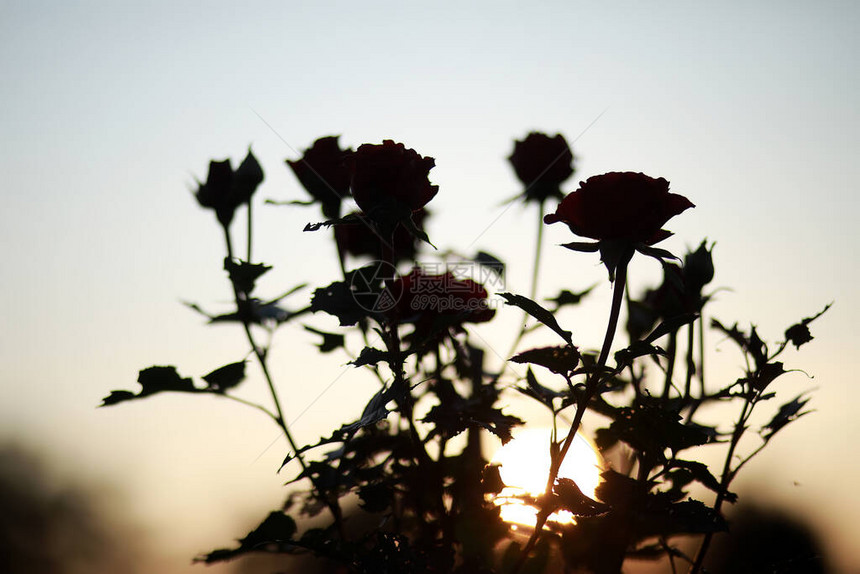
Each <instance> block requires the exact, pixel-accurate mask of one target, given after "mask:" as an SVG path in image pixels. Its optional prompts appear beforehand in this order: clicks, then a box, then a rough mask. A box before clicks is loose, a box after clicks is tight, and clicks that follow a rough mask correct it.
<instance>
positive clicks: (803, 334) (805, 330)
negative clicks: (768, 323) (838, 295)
mask: <svg viewBox="0 0 860 574" xmlns="http://www.w3.org/2000/svg"><path fill="white" fill-rule="evenodd" d="M831 305H833V303H828V304H827V306H826V307H824V309H822V310H821V311H820V312H818V313H816V314H815V315H813V316H812V317H806V318H805V319H803V320H802V321H801V322H800V323H797V324H795V325H792V326H791V327H789V328H788V329H786V331H785V340H786V341H789V342H791V344H793V345H794V346H795V347H796V348H798V349H799V348H800V346H801V345H803V344H805V343H808V342H810V341H811V340H812V338H813V337H812V333H810V331H809V324H810V323H812V322H813V321H815V320H816V319H818V318H819V317H821V316H822V315H823V314H824V313H825V312H827V310H828V309H830V306H831Z"/></svg>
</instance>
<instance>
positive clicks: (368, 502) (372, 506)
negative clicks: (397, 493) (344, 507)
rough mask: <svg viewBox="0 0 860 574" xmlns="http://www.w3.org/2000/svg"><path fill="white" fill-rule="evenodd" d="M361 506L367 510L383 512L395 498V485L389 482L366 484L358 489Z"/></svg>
mask: <svg viewBox="0 0 860 574" xmlns="http://www.w3.org/2000/svg"><path fill="white" fill-rule="evenodd" d="M358 498H359V500H361V502H360V503H359V506H361V508H362V509H363V510H364V511H366V512H382V511H383V510H385V509H386V508H388V507H390V506H391V503H392V501H393V500H394V487H393V486H391V485H388V484H366V485H364V486H362V487H360V488H359V489H358Z"/></svg>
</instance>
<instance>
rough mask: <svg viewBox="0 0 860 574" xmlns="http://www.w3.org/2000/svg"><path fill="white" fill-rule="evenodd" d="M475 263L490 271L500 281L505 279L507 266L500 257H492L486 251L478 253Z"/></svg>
mask: <svg viewBox="0 0 860 574" xmlns="http://www.w3.org/2000/svg"><path fill="white" fill-rule="evenodd" d="M475 263H477V264H478V265H480V266H481V267H484V268H486V269H488V270H490V271H491V272H492V273H493V274H495V275H496V277H498V278H499V279H504V278H505V264H504V262H503V261H502V260H501V259H499V258H498V257H496V256H494V255H490V254H489V253H487V252H486V251H478V253H477V254H476V255H475ZM479 283H483V281H479Z"/></svg>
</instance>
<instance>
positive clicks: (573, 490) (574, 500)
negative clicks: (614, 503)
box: [553, 478, 609, 516]
mask: <svg viewBox="0 0 860 574" xmlns="http://www.w3.org/2000/svg"><path fill="white" fill-rule="evenodd" d="M553 490H554V492H555V494H556V496H558V500H557V503H558V506H559V507H560V508H563V509H564V510H567V511H569V512H570V513H571V514H573V515H574V516H596V515H598V514H603V513H604V512H607V511H608V510H609V506H608V505H606V504H603V503H602V502H598V501H596V500H594V499H592V498H589V497H588V496H586V495H585V494H583V492H582V490H580V488H579V486H577V484H576V483H575V482H574V481H573V480H571V479H569V478H559V479H558V480H557V482H556V484H555V486H554V487H553Z"/></svg>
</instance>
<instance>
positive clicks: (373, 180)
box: [349, 140, 439, 234]
mask: <svg viewBox="0 0 860 574" xmlns="http://www.w3.org/2000/svg"><path fill="white" fill-rule="evenodd" d="M435 163H436V162H435V161H434V160H433V158H432V157H422V156H421V155H419V154H418V152H416V151H415V150H413V149H409V148H407V147H406V146H405V145H403V144H402V143H395V142H394V141H393V140H385V141H383V142H382V144H379V145H377V144H363V145H361V146H359V147H358V149H357V150H356V151H355V153H354V154H353V155H352V156H351V157H350V159H349V167H350V176H351V179H350V187H351V189H352V196H353V198H354V199H355V203H356V204H358V206H359V207H360V208H361V209H362V210H363V211H364V213H365V214H367V216H368V217H370V218H371V219H374V220H375V221H377V222H379V223H380V224H382V226H383V227H384V228H385V229H386V230H387V232H388V231H390V232H393V231H394V227H396V225H397V223H399V222H400V221H403V219H404V218H405V217H406V216H408V215H409V214H410V213H411V212H413V211H417V210H419V209H421V208H422V207H424V206H425V205H427V203H428V202H429V201H430V200H431V199H433V197H434V196H435V195H436V193H437V192H438V191H439V186H437V185H432V184H431V183H430V181H429V179H428V176H429V173H430V169H431V168H432V167H433V166H434V165H435ZM386 234H387V233H386Z"/></svg>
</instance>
